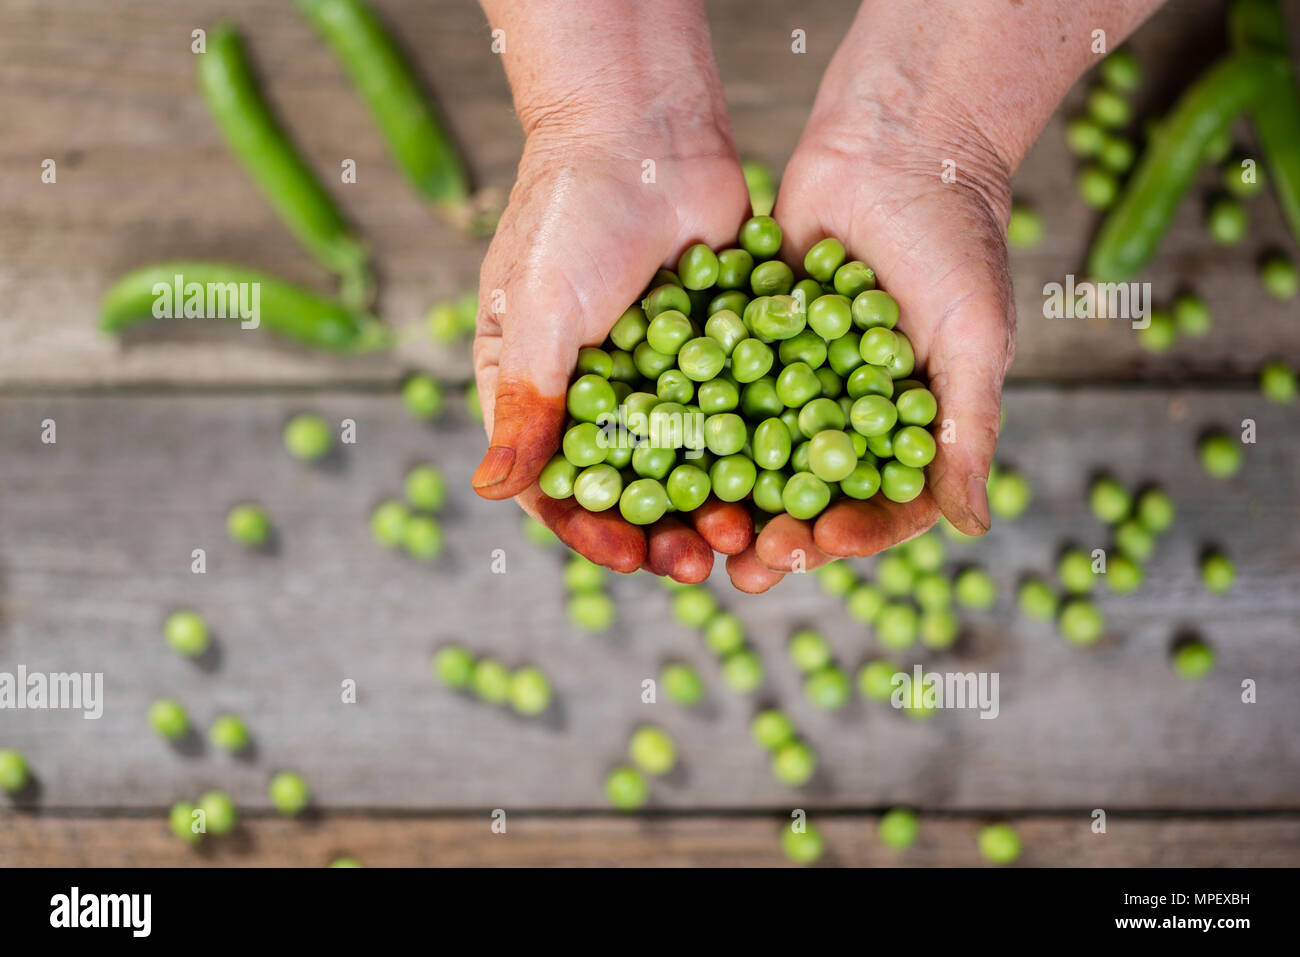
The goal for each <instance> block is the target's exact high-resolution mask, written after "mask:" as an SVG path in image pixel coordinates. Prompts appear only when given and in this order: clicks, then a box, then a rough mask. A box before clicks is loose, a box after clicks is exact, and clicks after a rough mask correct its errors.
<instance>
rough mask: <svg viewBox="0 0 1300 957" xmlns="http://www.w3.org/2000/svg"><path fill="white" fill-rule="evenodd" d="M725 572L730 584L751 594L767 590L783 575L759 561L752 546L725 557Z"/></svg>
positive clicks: (783, 574)
mask: <svg viewBox="0 0 1300 957" xmlns="http://www.w3.org/2000/svg"><path fill="white" fill-rule="evenodd" d="M727 574H728V575H730V576H731V584H733V585H735V586H736V588H738V589H740V590H741V591H743V592H748V593H749V594H751V595H758V594H761V593H763V592H765V591H767V590H768V589H769V588H771V587H772V586H773V585H775V584H776V583H777V582H779V581H780V580H781V579H782V578H784V577H785V573H784V572H778V571H773V570H772V569H770V568H768V567H767V566H766V565H764V564H763V563H762V562H760V561H759V560H758V556H757V555H756V554H754V549H752V548H747V549H745V550H744V551H743V552H741V553H740V554H739V555H731V556H729V557H728V558H727Z"/></svg>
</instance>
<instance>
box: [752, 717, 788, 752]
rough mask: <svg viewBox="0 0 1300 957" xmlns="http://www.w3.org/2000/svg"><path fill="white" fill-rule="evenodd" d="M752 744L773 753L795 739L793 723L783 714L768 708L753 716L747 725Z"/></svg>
mask: <svg viewBox="0 0 1300 957" xmlns="http://www.w3.org/2000/svg"><path fill="white" fill-rule="evenodd" d="M749 733H750V735H751V736H752V737H753V739H754V743H755V744H757V745H758V746H759V747H760V748H762V749H763V750H765V751H775V750H777V749H778V748H782V747H784V746H785V745H787V744H789V743H790V742H791V741H793V740H794V739H795V730H794V723H793V722H792V721H791V720H790V719H789V718H788V717H787V716H786V715H785V713H784V712H781V711H777V710H776V709H775V708H768V709H767V710H766V711H760V712H759V713H758V714H756V715H754V720H753V721H751V722H750V724H749Z"/></svg>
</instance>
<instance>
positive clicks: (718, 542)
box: [690, 496, 754, 555]
mask: <svg viewBox="0 0 1300 957" xmlns="http://www.w3.org/2000/svg"><path fill="white" fill-rule="evenodd" d="M690 517H691V522H692V523H694V525H695V530H696V531H697V532H699V533H700V534H701V535H702V536H703V537H704V540H705V541H706V542H708V543H709V545H710V546H712V547H713V548H714V549H716V550H717V551H720V552H722V554H724V555H736V554H739V553H740V552H743V551H744V550H745V549H746V548H748V547H749V545H750V543H751V542H752V541H753V540H754V519H753V518H752V517H751V516H750V514H749V509H747V508H745V506H744V505H742V504H740V503H739V502H724V501H721V500H720V499H717V498H714V497H713V496H709V499H708V501H706V502H705V503H704V504H703V505H701V506H700V507H699V508H697V509H696V510H695V511H693V512H691V513H690Z"/></svg>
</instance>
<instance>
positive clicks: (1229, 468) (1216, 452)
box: [1198, 432, 1242, 479]
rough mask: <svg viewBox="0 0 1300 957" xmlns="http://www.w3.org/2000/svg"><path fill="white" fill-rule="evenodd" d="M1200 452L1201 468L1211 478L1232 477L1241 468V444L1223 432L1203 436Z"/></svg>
mask: <svg viewBox="0 0 1300 957" xmlns="http://www.w3.org/2000/svg"><path fill="white" fill-rule="evenodd" d="M1198 454H1199V455H1200V459H1201V468H1203V469H1205V474H1206V475H1209V476H1210V477H1211V478H1217V479H1226V478H1231V477H1232V476H1234V475H1236V474H1237V472H1238V471H1239V470H1240V469H1241V459H1242V455H1241V445H1240V444H1239V443H1237V442H1234V441H1233V440H1232V438H1230V437H1229V436H1227V435H1225V434H1224V433H1222V432H1216V433H1213V434H1211V435H1207V436H1206V437H1205V438H1203V439H1202V440H1201V443H1200V447H1199V449H1198Z"/></svg>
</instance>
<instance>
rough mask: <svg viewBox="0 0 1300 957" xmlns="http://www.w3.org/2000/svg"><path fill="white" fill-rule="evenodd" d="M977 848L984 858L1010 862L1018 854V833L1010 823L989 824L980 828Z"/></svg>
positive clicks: (1001, 862) (997, 862) (997, 861)
mask: <svg viewBox="0 0 1300 957" xmlns="http://www.w3.org/2000/svg"><path fill="white" fill-rule="evenodd" d="M979 849H980V854H982V855H983V856H984V858H985V860H988V861H991V862H992V863H994V864H1010V863H1012V862H1013V861H1014V860H1015V859H1016V858H1017V857H1019V856H1020V835H1018V834H1017V833H1016V831H1015V828H1013V827H1012V826H1011V825H1010V824H990V825H989V826H988V827H983V828H980V833H979Z"/></svg>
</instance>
